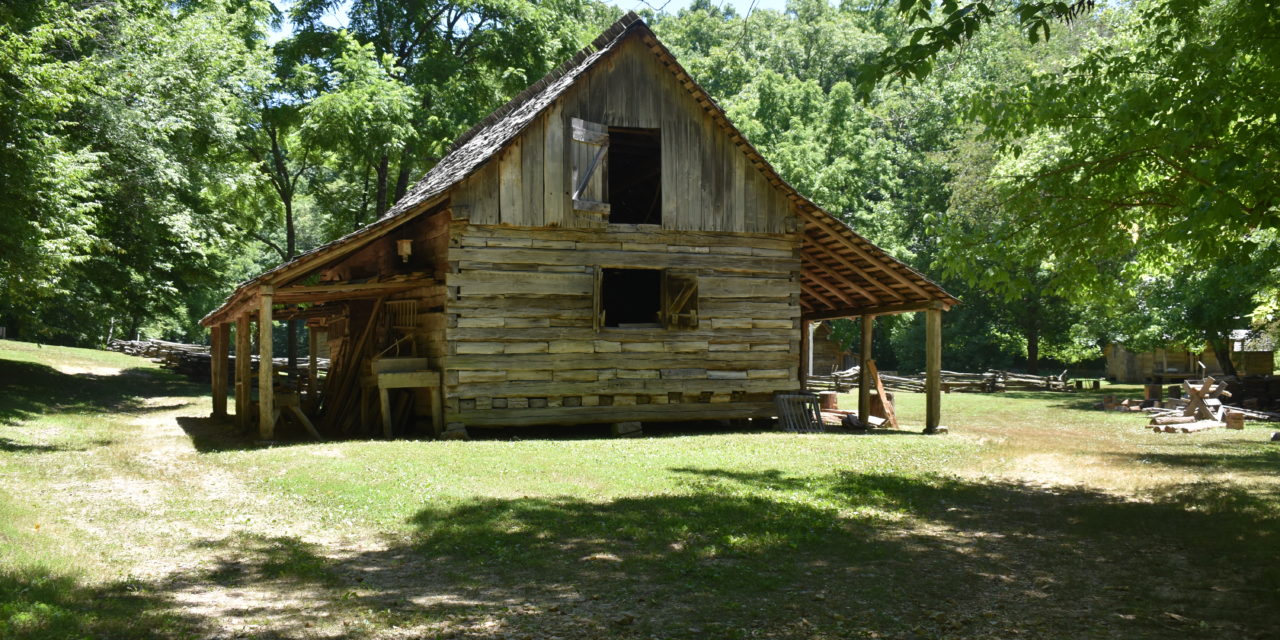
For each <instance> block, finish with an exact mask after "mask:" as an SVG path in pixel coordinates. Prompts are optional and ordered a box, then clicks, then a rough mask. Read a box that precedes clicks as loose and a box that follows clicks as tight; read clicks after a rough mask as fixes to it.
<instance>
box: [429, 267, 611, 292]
mask: <svg viewBox="0 0 1280 640" xmlns="http://www.w3.org/2000/svg"><path fill="white" fill-rule="evenodd" d="M448 285H449V286H451V287H454V286H456V287H459V294H460V295H464V296H466V295H492V294H512V295H570V296H587V295H591V294H592V292H593V290H594V287H593V285H594V276H593V275H592V274H587V273H545V272H535V271H464V272H462V273H451V274H448Z"/></svg>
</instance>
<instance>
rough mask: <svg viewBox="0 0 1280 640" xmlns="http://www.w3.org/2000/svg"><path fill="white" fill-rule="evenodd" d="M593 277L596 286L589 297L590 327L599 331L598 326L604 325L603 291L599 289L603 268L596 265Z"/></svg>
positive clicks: (602, 277) (602, 278)
mask: <svg viewBox="0 0 1280 640" xmlns="http://www.w3.org/2000/svg"><path fill="white" fill-rule="evenodd" d="M595 278H596V286H595V288H594V289H593V291H594V295H593V296H592V298H591V328H592V329H593V330H595V331H596V332H597V333H599V332H600V327H603V326H604V299H603V298H604V292H603V291H601V290H600V286H601V285H602V284H603V283H604V268H602V267H596V274H595Z"/></svg>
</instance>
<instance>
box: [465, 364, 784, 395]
mask: <svg viewBox="0 0 1280 640" xmlns="http://www.w3.org/2000/svg"><path fill="white" fill-rule="evenodd" d="M663 371H664V372H665V371H671V370H670V369H664V370H663ZM703 371H704V375H703V376H702V377H701V378H697V377H689V378H667V377H662V376H659V377H657V378H652V377H650V378H612V379H608V380H599V379H598V377H597V375H596V374H597V371H595V370H591V369H581V370H571V371H568V372H563V373H564V374H565V375H564V376H560V375H559V374H561V373H562V372H558V371H557V372H555V373H556V374H557V378H558V379H555V380H552V381H525V382H519V381H517V382H512V381H510V380H504V381H501V382H473V383H471V384H468V385H466V386H465V387H460V388H458V389H457V390H455V391H454V392H453V393H454V396H455V397H459V398H463V397H465V398H471V397H483V396H488V397H494V398H505V397H530V396H532V397H539V396H548V397H555V396H574V395H591V394H602V393H603V394H612V393H647V394H659V393H660V394H664V395H665V394H668V393H672V392H680V393H690V394H696V393H701V392H702V391H712V392H715V391H720V392H724V391H741V392H744V393H773V392H774V391H779V390H783V389H786V388H788V387H790V386H793V385H792V384H791V383H790V382H788V380H787V379H788V378H789V377H790V375H789V373H790V372H789V371H788V370H779V369H768V370H764V369H762V370H760V371H767V372H769V374H770V375H769V376H768V377H765V376H760V377H753V376H751V375H750V372H746V373H747V374H748V375H747V376H746V377H745V378H744V377H743V376H738V377H737V378H735V379H720V380H715V379H709V378H707V376H706V375H705V370H703ZM779 371H781V372H782V375H777V372H779ZM737 373H743V372H737ZM571 374H582V375H578V376H574V375H571ZM572 377H580V378H583V379H582V380H578V381H571V380H565V379H563V378H572Z"/></svg>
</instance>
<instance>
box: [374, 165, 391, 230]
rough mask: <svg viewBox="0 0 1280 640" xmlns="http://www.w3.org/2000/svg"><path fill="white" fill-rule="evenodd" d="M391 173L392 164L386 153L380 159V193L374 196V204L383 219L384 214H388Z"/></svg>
mask: <svg viewBox="0 0 1280 640" xmlns="http://www.w3.org/2000/svg"><path fill="white" fill-rule="evenodd" d="M390 172H391V162H390V160H389V159H388V157H387V154H385V153H384V154H382V157H381V158H379V159H378V191H377V195H375V196H374V202H373V205H374V207H376V210H377V212H378V217H379V218H381V217H382V214H384V213H386V212H387V179H388V178H389V175H388V174H389V173H390Z"/></svg>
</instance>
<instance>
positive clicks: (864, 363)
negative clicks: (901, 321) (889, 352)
mask: <svg viewBox="0 0 1280 640" xmlns="http://www.w3.org/2000/svg"><path fill="white" fill-rule="evenodd" d="M873 322H875V316H862V347H861V349H862V350H861V352H859V354H858V421H859V422H861V423H862V424H864V425H865V424H870V423H869V422H868V419H870V418H871V384H872V380H871V375H870V371H871V367H870V366H869V364H870V362H871V330H872V324H871V323H873ZM883 399H884V398H881V400H883Z"/></svg>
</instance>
